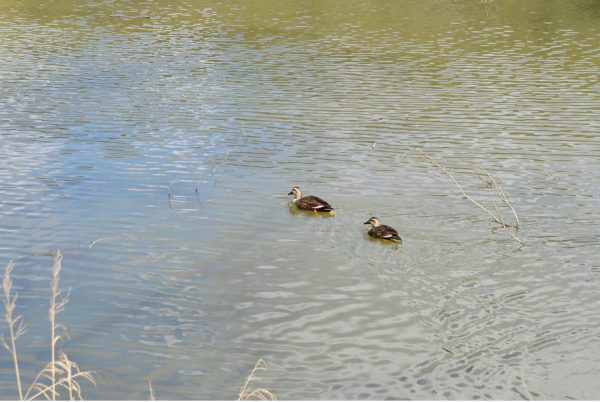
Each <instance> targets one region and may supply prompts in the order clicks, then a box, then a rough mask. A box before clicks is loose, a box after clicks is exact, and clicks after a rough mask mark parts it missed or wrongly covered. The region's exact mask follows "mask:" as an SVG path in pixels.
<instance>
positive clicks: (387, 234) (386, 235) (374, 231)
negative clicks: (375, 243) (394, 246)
mask: <svg viewBox="0 0 600 402" xmlns="http://www.w3.org/2000/svg"><path fill="white" fill-rule="evenodd" d="M364 224H365V225H371V226H372V227H371V229H369V236H371V237H376V238H378V239H385V240H390V241H400V242H401V241H402V239H401V238H400V236H399V235H398V231H396V229H394V228H393V227H391V226H387V225H382V224H381V223H380V222H379V219H377V218H376V217H374V216H373V217H371V218H369V220H368V221H366V222H365V223H364Z"/></svg>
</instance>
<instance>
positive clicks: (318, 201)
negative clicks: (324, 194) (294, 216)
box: [288, 186, 333, 215]
mask: <svg viewBox="0 0 600 402" xmlns="http://www.w3.org/2000/svg"><path fill="white" fill-rule="evenodd" d="M288 195H293V196H294V199H293V200H292V202H293V203H294V205H295V206H296V207H298V208H300V209H304V210H307V211H313V212H314V214H315V215H316V214H317V212H329V213H333V207H332V206H331V205H330V204H329V203H328V202H327V201H325V200H324V199H322V198H319V197H316V196H314V195H307V196H306V197H302V190H300V187H298V186H295V187H293V188H292V191H290V192H289V193H288Z"/></svg>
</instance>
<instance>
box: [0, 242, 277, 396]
mask: <svg viewBox="0 0 600 402" xmlns="http://www.w3.org/2000/svg"><path fill="white" fill-rule="evenodd" d="M14 267H15V264H14V262H13V261H12V260H11V261H9V262H8V264H7V265H6V269H5V271H4V277H3V280H2V293H3V297H2V299H3V302H4V319H5V321H6V324H7V326H8V339H6V338H5V337H4V335H2V337H1V338H0V341H1V343H2V346H4V348H5V349H6V350H7V351H8V352H9V353H10V355H11V359H12V363H13V369H14V373H15V385H16V388H17V394H18V398H19V399H18V400H20V401H31V400H37V399H41V398H42V397H43V398H44V399H46V400H52V401H55V400H57V399H60V400H70V401H73V400H83V399H84V397H83V390H82V383H88V384H91V385H94V386H97V383H96V380H95V379H94V372H93V371H82V370H81V369H80V368H79V366H78V365H77V363H76V362H74V361H72V360H70V359H69V357H68V356H67V354H66V353H64V352H63V351H58V352H57V346H58V344H59V342H61V341H62V340H63V339H65V338H67V339H68V334H67V329H66V326H65V325H64V324H61V323H59V322H57V320H56V318H57V315H58V313H60V312H61V311H63V310H64V308H65V306H66V305H67V303H68V302H69V293H70V292H69V293H67V294H66V295H64V294H63V293H62V291H61V290H60V272H61V269H62V253H61V251H60V249H59V250H57V251H56V254H55V257H54V265H53V267H52V281H51V283H50V308H49V315H48V318H49V321H50V361H49V362H48V363H47V364H46V365H45V366H44V367H43V368H42V369H41V370H40V371H39V373H38V374H37V375H36V377H35V378H34V380H33V382H32V383H31V385H29V387H28V388H27V389H25V388H24V385H23V382H22V379H21V370H20V368H19V356H18V353H17V340H18V339H19V338H20V337H21V336H22V335H23V334H25V332H27V324H26V323H25V319H24V316H23V315H16V313H15V309H16V307H17V299H18V297H19V294H18V293H17V292H13V289H12V286H13V283H12V279H11V274H12V271H13V269H14ZM260 371H265V372H266V371H267V364H266V363H265V361H264V360H263V359H258V361H257V362H256V364H255V365H254V368H253V369H252V371H250V373H249V374H248V376H247V377H246V379H245V381H244V383H243V384H242V386H241V387H240V390H239V393H238V400H251V399H255V400H263V401H267V400H276V399H277V397H276V396H275V394H274V393H272V392H271V391H269V390H267V389H265V388H253V387H252V386H251V383H252V382H253V381H254V380H255V379H256V377H257V374H258V372H260ZM148 391H149V396H148V399H149V400H156V393H155V390H154V388H153V386H152V379H151V378H148Z"/></svg>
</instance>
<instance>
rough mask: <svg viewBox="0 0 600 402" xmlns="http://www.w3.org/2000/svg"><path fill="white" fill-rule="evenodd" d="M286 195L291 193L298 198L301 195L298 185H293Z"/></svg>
mask: <svg viewBox="0 0 600 402" xmlns="http://www.w3.org/2000/svg"><path fill="white" fill-rule="evenodd" d="M288 195H293V196H294V199H295V200H298V199H300V198H301V197H302V191H300V187H298V186H294V187H293V188H292V191H290V192H289V193H288Z"/></svg>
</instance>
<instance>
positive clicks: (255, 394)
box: [238, 359, 277, 401]
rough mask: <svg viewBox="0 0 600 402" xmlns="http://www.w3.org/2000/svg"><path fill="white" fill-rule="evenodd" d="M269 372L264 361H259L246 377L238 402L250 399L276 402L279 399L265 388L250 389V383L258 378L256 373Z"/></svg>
mask: <svg viewBox="0 0 600 402" xmlns="http://www.w3.org/2000/svg"><path fill="white" fill-rule="evenodd" d="M259 370H262V371H267V364H266V363H265V361H264V360H263V359H258V361H257V362H256V364H255V365H254V368H253V369H252V371H251V372H250V374H248V377H246V380H245V381H244V383H243V384H242V386H241V388H240V393H239V394H238V401H247V400H249V399H259V400H261V401H274V400H276V399H277V397H276V396H275V394H273V393H272V392H271V391H269V390H267V389H265V388H253V389H249V386H250V383H251V382H252V381H253V380H254V378H255V377H256V373H257V372H258V371H259Z"/></svg>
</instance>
